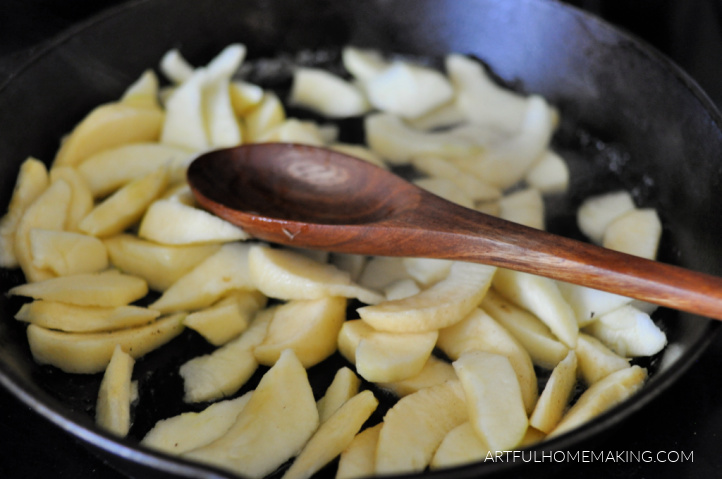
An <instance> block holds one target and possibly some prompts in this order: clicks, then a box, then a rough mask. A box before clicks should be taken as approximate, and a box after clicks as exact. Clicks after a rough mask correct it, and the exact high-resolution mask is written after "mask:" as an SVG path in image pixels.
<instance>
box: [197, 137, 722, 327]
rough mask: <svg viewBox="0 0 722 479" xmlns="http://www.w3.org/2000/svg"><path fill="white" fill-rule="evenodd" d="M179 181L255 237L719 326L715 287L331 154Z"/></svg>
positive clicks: (298, 152) (217, 169) (304, 149)
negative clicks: (686, 315)
mask: <svg viewBox="0 0 722 479" xmlns="http://www.w3.org/2000/svg"><path fill="white" fill-rule="evenodd" d="M188 181H189V183H190V186H191V189H192V191H193V194H194V195H195V197H196V199H197V201H198V202H199V204H200V205H201V206H202V207H203V208H205V209H207V210H208V211H210V212H212V213H214V214H216V215H218V216H219V217H221V218H224V219H225V220H227V221H229V222H231V223H233V224H236V225H238V226H239V227H241V228H243V229H244V230H245V231H246V232H247V233H249V234H250V235H252V236H253V237H255V238H258V239H262V240H266V241H270V242H274V243H279V244H284V245H289V246H295V247H304V248H313V249H324V250H328V251H333V252H339V253H355V254H366V255H379V256H413V257H428V258H442V259H449V260H460V261H471V262H479V263H485V264H489V265H492V266H497V267H503V268H509V269H514V270H517V271H522V272H525V273H531V274H537V275H541V276H546V277H549V278H552V279H556V280H561V281H566V282H570V283H575V284H580V285H583V286H587V287H591V288H595V289H600V290H603V291H608V292H611V293H616V294H621V295H625V296H629V297H632V298H635V299H639V300H643V301H649V302H652V303H655V304H658V305H661V306H667V307H671V308H674V309H679V310H683V311H687V312H691V313H695V314H700V315H703V316H707V317H710V318H714V319H722V279H721V278H718V277H716V276H711V275H707V274H704V273H699V272H695V271H691V270H687V269H684V268H680V267H677V266H673V265H670V264H664V263H661V262H657V261H651V260H647V259H644V258H639V257H636V256H631V255H628V254H625V253H620V252H616V251H612V250H609V249H605V248H602V247H599V246H595V245H592V244H588V243H583V242H580V241H576V240H572V239H569V238H564V237H561V236H557V235H554V234H551V233H548V232H545V231H541V230H537V229H534V228H529V227H526V226H523V225H519V224H516V223H512V222H509V221H505V220H502V219H499V218H496V217H493V216H490V215H486V214H484V213H481V212H478V211H475V210H472V209H469V208H465V207H462V206H459V205H456V204H454V203H452V202H449V201H446V200H444V199H442V198H440V197H438V196H436V195H434V194H431V193H429V192H426V191H425V190H423V189H421V188H419V187H417V186H415V185H413V184H412V183H409V182H408V181H406V180H404V179H402V178H401V177H400V176H398V175H396V174H394V173H393V172H391V171H389V170H385V169H383V168H381V167H378V166H376V165H373V164H371V163H368V162H366V161H363V160H360V159H357V158H353V157H351V156H348V155H345V154H342V153H338V152H335V151H332V150H329V149H325V148H319V147H313V146H306V145H296V144H287V143H264V144H251V145H243V146H239V147H233V148H228V149H222V150H216V151H212V152H208V153H206V154H204V155H201V156H200V157H198V158H197V159H196V160H195V161H194V162H193V163H192V164H191V165H190V167H189V169H188Z"/></svg>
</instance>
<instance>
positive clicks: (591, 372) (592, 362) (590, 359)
mask: <svg viewBox="0 0 722 479" xmlns="http://www.w3.org/2000/svg"><path fill="white" fill-rule="evenodd" d="M574 351H575V353H576V355H577V371H578V373H579V377H580V378H581V379H582V380H583V381H584V382H585V383H586V384H587V386H589V385H591V384H594V383H596V382H597V381H600V380H601V379H604V378H605V377H607V376H609V375H610V374H612V373H613V372H616V371H619V370H620V369H625V368H628V367H629V360H628V359H626V358H623V357H621V356H620V355H618V354H617V353H615V352H614V351H612V350H611V349H609V348H608V347H607V346H605V345H604V343H602V342H601V341H600V340H598V339H597V338H595V337H593V336H590V335H588V334H585V333H580V334H579V341H578V343H577V347H576V349H575V350H574Z"/></svg>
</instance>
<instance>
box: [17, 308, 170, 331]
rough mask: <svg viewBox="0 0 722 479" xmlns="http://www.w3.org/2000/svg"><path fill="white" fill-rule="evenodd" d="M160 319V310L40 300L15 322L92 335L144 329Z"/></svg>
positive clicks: (19, 314)
mask: <svg viewBox="0 0 722 479" xmlns="http://www.w3.org/2000/svg"><path fill="white" fill-rule="evenodd" d="M158 316H160V313H159V312H158V311H153V310H150V309H148V308H143V307H140V306H130V305H128V306H115V307H113V306H107V307H103V306H77V305H74V304H68V303H61V302H59V301H44V300H37V301H32V302H30V303H26V304H24V305H23V306H22V307H21V308H20V310H19V311H18V312H17V314H15V319H17V320H18V321H25V322H27V323H31V324H35V325H37V326H42V327H44V328H48V329H55V330H58V331H65V332H76V333H81V332H85V333H88V332H100V331H114V330H118V329H125V328H132V327H136V326H141V325H143V324H147V323H150V322H151V321H153V320H154V319H156V318H157V317H158Z"/></svg>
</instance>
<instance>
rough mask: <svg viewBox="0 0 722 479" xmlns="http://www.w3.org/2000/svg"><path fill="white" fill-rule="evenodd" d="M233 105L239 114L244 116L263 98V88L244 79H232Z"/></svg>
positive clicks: (230, 88)
mask: <svg viewBox="0 0 722 479" xmlns="http://www.w3.org/2000/svg"><path fill="white" fill-rule="evenodd" d="M229 90H230V94H231V105H233V111H235V112H236V115H237V116H244V115H246V114H247V113H248V112H249V111H250V110H252V109H253V108H255V107H256V106H258V104H259V103H261V100H262V99H263V93H264V92H263V88H261V87H260V86H258V85H254V84H252V83H248V82H246V81H243V80H234V79H231V84H230V87H229Z"/></svg>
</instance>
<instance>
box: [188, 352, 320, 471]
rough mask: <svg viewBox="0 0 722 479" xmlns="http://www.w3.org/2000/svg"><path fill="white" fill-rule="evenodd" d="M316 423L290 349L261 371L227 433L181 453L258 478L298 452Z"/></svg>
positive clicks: (313, 404)
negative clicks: (259, 377)
mask: <svg viewBox="0 0 722 479" xmlns="http://www.w3.org/2000/svg"><path fill="white" fill-rule="evenodd" d="M288 424H293V428H291V429H289V428H287V427H286V426H287V425H288ZM318 425H319V420H318V411H317V410H316V401H315V400H314V398H313V391H312V390H311V385H310V384H309V382H308V377H307V375H306V370H305V369H304V368H303V366H302V365H301V363H300V361H298V359H296V357H295V355H294V354H293V352H292V351H290V350H289V351H286V352H285V353H284V354H283V355H281V358H280V359H279V360H278V361H277V362H276V364H275V365H274V366H273V367H272V368H271V369H269V370H268V371H267V372H266V373H265V374H264V375H263V378H261V382H260V383H259V384H258V387H257V388H256V389H255V390H254V391H253V394H252V396H251V399H250V400H249V401H248V404H246V407H244V408H243V410H242V411H241V413H240V414H239V415H238V418H237V419H236V422H235V423H234V424H233V426H231V428H230V429H229V430H228V432H226V433H225V434H224V435H223V436H221V437H220V438H218V439H216V440H215V441H213V442H211V443H210V444H207V445H205V446H202V447H200V448H197V449H193V450H191V451H188V452H186V453H184V454H183V455H182V456H183V457H185V458H187V459H191V460H196V461H199V462H203V463H207V464H212V465H214V466H217V467H220V468H221V469H225V470H228V471H232V472H234V473H237V474H240V475H242V476H245V477H249V478H259V479H260V478H262V477H264V476H266V475H268V474H270V473H271V472H273V471H274V470H276V469H277V468H278V467H279V466H280V465H281V464H283V463H284V462H286V461H287V460H288V459H290V458H291V457H293V456H295V455H296V454H298V453H299V452H300V451H301V449H302V448H303V446H304V445H305V444H306V442H307V441H308V440H309V439H310V438H311V436H312V435H313V433H314V432H315V431H316V428H317V427H318Z"/></svg>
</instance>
